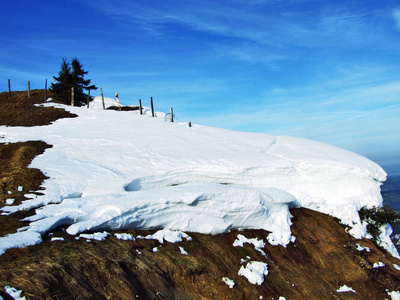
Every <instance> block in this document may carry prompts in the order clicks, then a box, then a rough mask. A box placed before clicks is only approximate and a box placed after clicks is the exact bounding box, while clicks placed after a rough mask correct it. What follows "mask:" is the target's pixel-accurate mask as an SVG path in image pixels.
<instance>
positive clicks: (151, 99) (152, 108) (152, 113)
mask: <svg viewBox="0 0 400 300" xmlns="http://www.w3.org/2000/svg"><path fill="white" fill-rule="evenodd" d="M150 104H151V116H152V117H154V106H153V97H151V98H150Z"/></svg>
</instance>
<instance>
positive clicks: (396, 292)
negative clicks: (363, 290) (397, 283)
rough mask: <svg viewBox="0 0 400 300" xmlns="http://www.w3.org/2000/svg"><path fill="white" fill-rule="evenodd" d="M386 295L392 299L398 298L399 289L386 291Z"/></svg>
mask: <svg viewBox="0 0 400 300" xmlns="http://www.w3.org/2000/svg"><path fill="white" fill-rule="evenodd" d="M388 295H389V296H390V298H392V300H400V292H399V291H393V292H388Z"/></svg>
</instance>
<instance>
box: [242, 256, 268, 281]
mask: <svg viewBox="0 0 400 300" xmlns="http://www.w3.org/2000/svg"><path fill="white" fill-rule="evenodd" d="M238 275H240V276H244V277H246V278H247V280H248V281H249V282H250V283H252V284H258V285H261V284H262V283H263V282H264V276H267V275H268V265H267V264H266V263H263V262H261V261H250V262H248V263H247V264H246V266H241V267H240V269H239V272H238Z"/></svg>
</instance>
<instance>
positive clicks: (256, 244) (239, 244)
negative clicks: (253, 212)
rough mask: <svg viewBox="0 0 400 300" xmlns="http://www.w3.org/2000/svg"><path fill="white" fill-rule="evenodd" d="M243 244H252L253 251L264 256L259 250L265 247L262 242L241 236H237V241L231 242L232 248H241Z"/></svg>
mask: <svg viewBox="0 0 400 300" xmlns="http://www.w3.org/2000/svg"><path fill="white" fill-rule="evenodd" d="M245 243H248V244H252V245H253V246H254V249H256V250H257V251H259V252H260V253H261V254H262V255H264V256H265V255H266V254H265V252H264V251H263V250H262V249H261V248H264V247H265V243H264V241H263V240H259V239H257V238H252V239H248V238H247V237H245V236H244V235H242V234H238V235H237V239H236V240H235V241H234V242H233V246H234V247H243V245H244V244H245Z"/></svg>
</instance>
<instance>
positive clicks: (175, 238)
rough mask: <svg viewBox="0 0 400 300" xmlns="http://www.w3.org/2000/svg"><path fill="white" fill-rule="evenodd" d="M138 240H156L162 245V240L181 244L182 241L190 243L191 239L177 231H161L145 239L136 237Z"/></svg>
mask: <svg viewBox="0 0 400 300" xmlns="http://www.w3.org/2000/svg"><path fill="white" fill-rule="evenodd" d="M137 238H138V239H148V240H158V241H159V242H160V243H161V244H163V243H164V240H166V241H167V242H170V243H177V242H182V241H183V239H186V240H187V241H191V240H192V239H191V237H190V236H188V235H187V234H186V233H184V232H182V231H179V230H170V229H166V228H164V229H162V230H159V231H157V232H156V233H154V234H149V235H147V236H145V237H142V236H137Z"/></svg>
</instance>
